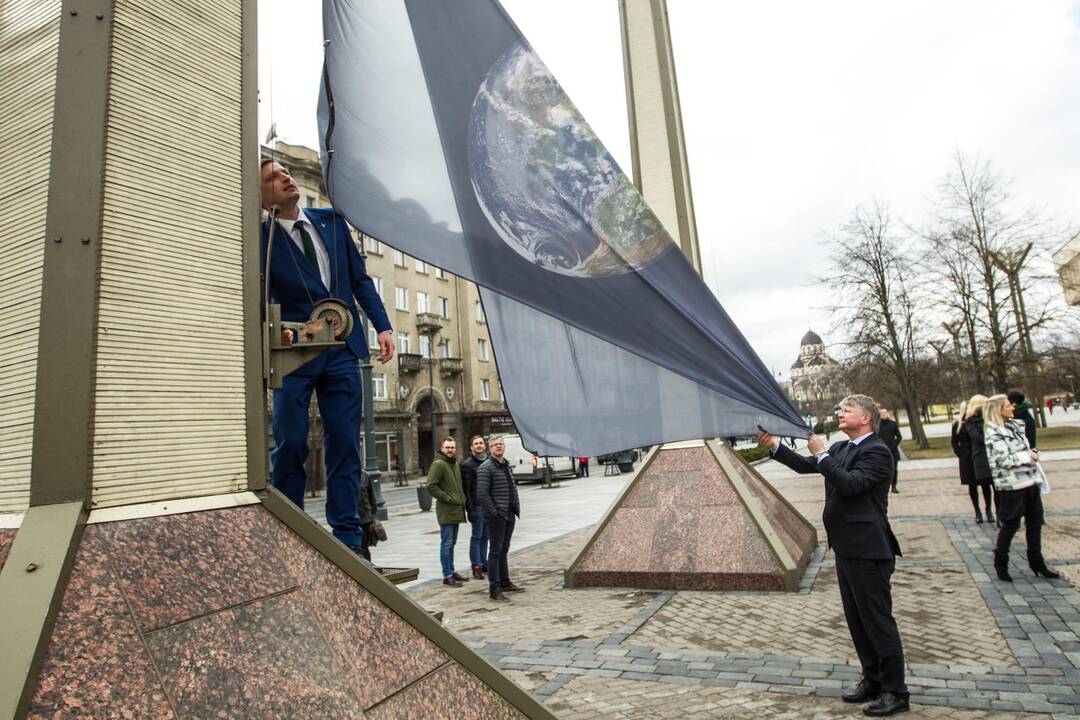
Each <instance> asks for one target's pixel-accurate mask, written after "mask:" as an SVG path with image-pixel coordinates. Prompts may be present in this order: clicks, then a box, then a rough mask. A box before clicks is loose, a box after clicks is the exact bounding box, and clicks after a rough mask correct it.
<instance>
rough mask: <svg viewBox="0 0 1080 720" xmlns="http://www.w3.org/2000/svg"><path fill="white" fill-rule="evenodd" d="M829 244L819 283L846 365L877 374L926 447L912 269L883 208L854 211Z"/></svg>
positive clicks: (915, 436)
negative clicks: (831, 300)
mask: <svg viewBox="0 0 1080 720" xmlns="http://www.w3.org/2000/svg"><path fill="white" fill-rule="evenodd" d="M830 244H831V245H832V250H831V252H830V256H829V259H830V263H831V266H832V273H831V274H830V275H829V276H827V277H824V278H820V279H819V280H818V283H819V284H821V285H823V286H827V287H828V288H829V290H830V292H831V294H832V295H833V297H835V298H836V303H835V304H834V305H833V307H832V313H833V317H834V320H835V321H836V330H837V331H838V332H839V333H840V334H841V335H842V336H844V337H846V341H845V343H844V344H845V346H846V347H847V348H848V350H849V352H850V355H851V357H850V360H851V362H852V363H853V364H855V365H866V366H870V367H873V368H877V369H879V370H881V371H882V375H883V377H884V378H886V379H887V383H888V385H887V387H886V388H885V390H886V392H891V394H892V395H893V396H895V397H897V398H899V399H900V402H901V403H902V404H903V406H904V409H905V410H906V411H907V416H908V422H909V424H910V428H911V437H912V439H914V440H916V441H917V442H918V445H919V447H920V448H926V447H929V445H928V443H927V441H926V433H925V432H924V431H923V426H922V419H921V417H920V412H919V411H920V409H921V407H922V404H921V402H920V399H919V383H918V367H917V355H918V350H919V349H920V348H922V347H924V346H925V343H924V342H923V338H922V335H921V331H920V326H921V323H920V322H919V319H918V318H917V317H916V313H917V307H918V303H917V301H916V298H915V296H914V292H913V285H912V283H913V282H914V280H915V273H916V270H915V266H916V263H915V261H914V259H913V258H912V257H911V255H910V254H909V253H906V252H905V249H904V247H903V243H901V241H900V238H899V237H898V236H897V230H896V228H894V227H893V224H892V221H891V219H890V215H889V208H888V206H887V205H884V204H882V203H877V202H875V204H874V205H873V207H871V208H863V207H857V208H855V211H854V212H853V213H852V216H851V219H850V220H849V221H848V222H847V223H845V224H844V225H842V226H841V227H840V228H839V230H837V231H836V233H834V234H833V236H832V238H831V243H830ZM875 394H877V393H875Z"/></svg>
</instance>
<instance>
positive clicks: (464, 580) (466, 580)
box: [450, 572, 469, 583]
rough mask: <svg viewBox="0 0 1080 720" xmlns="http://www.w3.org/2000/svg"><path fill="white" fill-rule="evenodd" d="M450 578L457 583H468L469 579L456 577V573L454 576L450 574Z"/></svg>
mask: <svg viewBox="0 0 1080 720" xmlns="http://www.w3.org/2000/svg"><path fill="white" fill-rule="evenodd" d="M450 577H452V578H454V579H455V580H457V581H458V582H459V583H463V582H469V578H467V577H465V576H464V575H458V574H457V573H456V572H455V573H454V574H452V575H451V576H450Z"/></svg>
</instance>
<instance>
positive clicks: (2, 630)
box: [0, 501, 86, 718]
mask: <svg viewBox="0 0 1080 720" xmlns="http://www.w3.org/2000/svg"><path fill="white" fill-rule="evenodd" d="M85 523H86V511H85V509H84V508H83V504H82V502H81V501H76V502H69V503H59V504H52V505H39V506H36V507H31V508H30V509H29V510H28V511H27V513H26V517H24V518H23V522H22V525H21V526H20V527H19V532H18V533H17V534H16V535H15V542H14V543H13V544H12V546H11V552H10V554H9V555H8V559H7V562H5V563H4V569H3V570H2V571H0V608H3V609H4V618H3V622H0V648H3V649H4V651H3V653H0V718H20V717H24V715H25V713H26V710H27V707H28V705H29V703H30V699H31V698H32V697H33V694H34V689H35V688H36V687H37V680H38V672H39V671H40V670H41V665H42V663H43V662H44V660H45V651H46V650H47V649H48V647H49V637H50V636H51V635H52V629H53V623H54V622H55V621H56V614H57V613H58V612H59V610H60V602H61V600H63V597H64V589H65V588H66V587H67V580H68V576H69V575H70V572H71V566H72V564H73V563H74V561H75V551H76V550H77V549H78V547H79V539H80V538H81V537H82V531H83V526H84V525H85Z"/></svg>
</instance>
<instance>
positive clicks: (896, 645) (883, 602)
mask: <svg viewBox="0 0 1080 720" xmlns="http://www.w3.org/2000/svg"><path fill="white" fill-rule="evenodd" d="M895 568H896V560H858V559H854V558H842V557H839V556H838V557H837V558H836V579H837V581H838V582H839V583H840V600H841V602H842V603H843V605H844V618H845V619H846V620H847V626H848V631H849V632H851V640H852V642H853V643H854V644H855V652H856V653H857V654H858V655H859V662H860V663H861V664H862V671H863V677H864V678H866V679H867V680H868V681H870V682H872V683H876V684H877V685H880V686H881V689H882V690H884V691H886V692H892V693H896V694H898V695H907V694H908V688H907V685H906V684H904V648H903V646H902V645H901V643H900V631H899V630H897V628H896V620H895V619H894V618H893V612H892V584H891V582H890V579H891V578H892V574H893V570H894V569H895Z"/></svg>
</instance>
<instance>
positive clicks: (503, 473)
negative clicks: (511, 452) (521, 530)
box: [476, 455, 521, 521]
mask: <svg viewBox="0 0 1080 720" xmlns="http://www.w3.org/2000/svg"><path fill="white" fill-rule="evenodd" d="M476 502H477V506H478V507H479V508H480V514H481V515H483V516H484V520H487V521H491V520H495V519H497V518H502V519H503V520H509V519H510V515H511V513H512V514H514V515H517V516H518V517H521V503H520V501H519V500H518V491H517V484H516V483H515V482H514V475H513V473H512V472H511V471H510V463H509V462H507V461H506V459H505V458H504V459H503V460H502V462H499V461H497V460H496V459H495V458H493V457H491V456H490V455H489V456H488V459H487V460H485V461H484V462H482V463H481V464H480V467H479V468H477V470H476Z"/></svg>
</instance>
